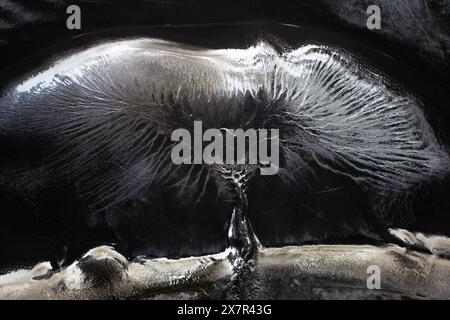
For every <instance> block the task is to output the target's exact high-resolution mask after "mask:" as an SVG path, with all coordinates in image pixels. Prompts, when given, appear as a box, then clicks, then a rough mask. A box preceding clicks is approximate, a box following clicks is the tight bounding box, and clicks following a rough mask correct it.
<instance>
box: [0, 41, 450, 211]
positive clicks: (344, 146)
mask: <svg viewBox="0 0 450 320" xmlns="http://www.w3.org/2000/svg"><path fill="white" fill-rule="evenodd" d="M387 83H388V80H387V79H385V78H384V77H382V76H381V75H378V74H376V73H375V72H373V71H370V70H369V69H368V68H365V67H364V66H363V65H361V63H360V61H358V60H357V59H355V58H354V57H352V56H351V55H350V54H348V53H346V52H344V51H341V50H340V49H335V48H332V47H327V46H325V45H305V46H302V47H300V48H298V49H296V50H293V51H290V52H286V53H284V54H278V53H277V52H276V51H275V50H274V49H273V48H272V47H271V46H270V45H268V44H266V43H264V42H261V43H259V44H257V45H255V46H253V47H250V48H248V49H224V50H206V49H198V48H197V49H196V48H183V47H182V46H181V45H177V44H175V43H170V42H165V41H161V40H155V39H136V40H127V41H118V42H109V43H105V44H99V45H96V46H94V47H92V48H90V49H87V50H84V51H82V52H79V53H74V54H71V55H70V56H69V57H66V58H63V59H61V60H59V61H57V62H56V63H55V64H54V65H53V66H50V67H49V68H47V69H46V70H44V71H42V72H39V73H37V74H35V75H33V76H31V77H30V78H28V79H27V80H25V81H23V82H22V83H20V84H17V86H16V87H15V88H13V89H12V90H11V91H10V93H9V94H8V95H6V96H5V97H3V99H2V100H0V105H1V108H0V115H1V117H0V127H1V128H2V130H3V132H4V133H8V132H12V133H13V134H15V135H21V134H23V135H26V134H27V132H28V133H30V132H31V133H32V134H34V135H36V134H38V135H42V136H44V137H47V138H49V139H51V140H52V141H53V143H54V144H55V145H56V146H57V147H56V148H55V150H54V152H53V155H52V156H51V157H50V158H49V159H47V161H46V162H45V163H43V164H42V166H43V167H42V168H44V169H42V170H43V171H45V170H48V169H52V170H58V172H62V173H64V174H68V175H72V176H77V177H80V178H79V180H80V181H79V184H78V186H79V188H80V191H81V193H82V194H83V195H84V197H85V199H87V200H89V202H92V203H96V207H98V209H104V208H105V207H106V206H112V205H114V204H115V203H118V202H121V201H123V200H125V199H127V198H130V197H131V196H132V195H133V194H141V193H142V194H145V190H147V189H146V188H148V187H149V185H151V184H152V183H153V182H155V181H161V180H162V179H166V177H170V176H173V175H174V173H176V172H178V171H177V170H185V169H180V168H174V166H173V165H172V164H171V163H170V157H169V154H170V149H171V146H172V145H171V143H170V141H169V137H170V134H169V133H170V131H171V130H173V129H176V128H179V127H183V126H187V127H189V126H190V125H191V124H192V123H193V121H194V120H198V119H200V120H202V121H203V123H204V125H205V126H206V127H217V128H220V127H223V126H224V125H230V124H232V125H235V126H236V127H246V128H249V127H256V128H259V127H258V126H268V125H275V126H278V127H279V128H278V129H280V135H281V150H282V152H283V156H284V159H285V163H284V168H282V169H284V170H285V172H287V173H288V174H290V175H295V174H294V173H295V172H298V171H301V169H302V167H303V166H305V163H307V162H309V161H315V162H316V163H318V164H320V165H321V166H322V167H324V168H327V169H329V170H331V171H334V172H339V173H340V174H343V175H347V176H349V177H351V178H352V179H354V180H355V181H356V182H358V183H360V184H361V185H362V186H364V187H366V188H375V189H377V190H378V191H380V192H382V191H383V190H398V189H407V188H410V187H412V186H414V185H416V184H419V183H421V182H422V181H426V180H427V179H429V178H430V177H432V176H439V175H441V174H443V173H447V172H448V171H449V169H450V166H449V157H448V155H447V153H446V152H445V151H444V150H443V148H442V147H441V146H440V145H439V144H438V142H437V141H436V138H435V136H434V134H433V132H432V129H431V127H430V125H429V124H428V123H427V121H426V119H425V117H424V114H423V112H422V110H421V107H420V102H418V101H417V100H416V99H415V98H413V97H412V96H411V95H409V94H407V93H405V92H399V91H396V90H394V89H391V88H390V87H389V86H388V85H387ZM251 108H252V109H251ZM209 170H210V169H209V168H204V167H202V168H201V169H198V168H193V167H192V168H191V169H189V170H187V171H185V172H184V175H178V177H183V178H180V179H182V180H181V181H178V182H176V183H179V184H182V185H183V184H184V185H186V186H188V187H189V186H194V185H196V184H195V183H196V181H197V180H199V179H200V180H202V181H207V180H208V179H210V171H209ZM192 176H194V177H192ZM136 181H141V182H142V183H139V184H136ZM44 183H45V181H44ZM202 185H203V189H204V188H205V186H206V182H204V183H203V184H202ZM136 186H137V187H136Z"/></svg>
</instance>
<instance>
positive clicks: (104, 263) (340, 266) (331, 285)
mask: <svg viewBox="0 0 450 320" xmlns="http://www.w3.org/2000/svg"><path fill="white" fill-rule="evenodd" d="M228 255H229V252H228V251H225V252H222V253H220V254H215V255H207V256H201V257H190V258H182V259H178V260H170V259H165V258H163V259H146V258H137V259H135V260H133V261H127V259H125V257H123V256H122V255H120V254H119V253H117V252H116V251H114V250H113V249H112V248H110V247H105V246H103V247H97V248H94V249H92V250H90V251H89V252H88V253H87V254H86V255H85V256H83V258H81V259H80V260H79V261H76V262H74V263H73V264H72V265H70V266H68V267H66V268H64V269H62V270H61V271H59V272H54V273H52V271H51V267H50V264H49V263H41V264H38V265H36V266H35V267H34V268H33V269H31V270H18V271H14V272H11V273H9V274H6V275H2V276H0V299H108V298H123V299H128V298H135V299H136V298H145V299H157V298H168V299H177V298H188V299H205V298H208V299H222V298H232V297H230V296H227V294H226V292H227V288H229V286H230V283H231V279H232V278H233V275H234V273H233V268H232V266H231V264H230V262H229V260H228ZM373 265H375V266H378V267H379V268H380V271H381V274H380V277H381V289H379V290H376V289H375V290H370V289H368V288H367V279H368V277H369V276H370V273H368V271H367V270H368V267H369V266H373ZM49 272H50V273H49ZM46 274H47V276H45V275H46ZM252 274H253V275H254V278H255V282H256V283H257V288H256V289H255V292H253V294H252V298H256V299H344V298H345V299H379V298H388V299H398V298H417V299H421V298H422V299H423V298H426V299H449V298H450V261H449V260H446V259H442V258H439V257H436V256H433V255H429V254H426V253H419V252H415V251H409V250H408V249H405V248H401V247H399V246H395V245H389V246H386V247H374V246H365V245H318V246H300V247H294V246H292V247H282V248H266V249H262V250H261V251H260V252H259V253H258V255H257V256H256V257H255V259H254V261H253V269H252Z"/></svg>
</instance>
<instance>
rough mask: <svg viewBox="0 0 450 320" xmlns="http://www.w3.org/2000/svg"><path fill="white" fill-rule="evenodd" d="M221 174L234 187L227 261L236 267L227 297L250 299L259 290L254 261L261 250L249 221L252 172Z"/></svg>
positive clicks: (235, 170)
mask: <svg viewBox="0 0 450 320" xmlns="http://www.w3.org/2000/svg"><path fill="white" fill-rule="evenodd" d="M219 171H220V174H221V175H222V177H223V178H224V179H225V180H226V181H227V182H228V183H229V185H230V186H231V188H232V191H233V193H234V196H235V202H234V206H233V212H232V215H231V220H230V226H229V229H228V250H229V255H228V259H229V261H230V263H231V266H232V268H233V277H232V279H231V284H230V287H229V288H228V290H227V293H226V294H227V296H228V297H227V298H232V299H251V298H253V297H255V295H256V294H257V291H258V281H256V280H257V277H256V273H255V270H254V262H255V260H256V259H257V254H258V252H259V251H260V250H261V249H262V246H261V243H260V242H259V240H258V237H257V236H256V235H255V233H254V232H253V228H252V226H251V224H250V221H249V220H248V218H247V206H248V202H247V195H246V193H245V191H246V187H247V182H248V179H249V178H250V177H251V175H252V173H253V170H251V169H249V168H248V167H245V166H242V167H237V166H233V167H231V168H224V167H221V168H220V170H219Z"/></svg>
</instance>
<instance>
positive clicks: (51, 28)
mask: <svg viewBox="0 0 450 320" xmlns="http://www.w3.org/2000/svg"><path fill="white" fill-rule="evenodd" d="M70 4H77V5H79V6H80V8H81V16H82V18H81V19H82V29H81V30H67V28H66V19H67V17H68V16H69V15H68V14H66V8H67V6H68V5H70ZM371 4H376V5H379V6H380V8H381V11H382V26H381V27H382V28H381V30H375V31H370V30H368V29H367V28H366V20H367V17H368V15H367V13H366V10H367V7H368V6H369V5H371ZM243 21H245V22H248V21H264V22H278V23H288V24H299V25H327V26H331V27H333V26H336V27H340V28H343V30H344V32H345V30H351V31H352V32H358V33H360V35H362V36H365V37H368V38H374V39H376V41H379V42H380V44H383V46H388V47H389V48H391V49H392V52H395V54H396V55H397V58H398V59H401V60H404V61H405V62H407V63H409V64H411V65H413V66H414V67H416V68H418V69H420V70H421V71H426V72H427V73H429V74H432V75H433V76H435V77H436V78H438V79H440V80H441V81H442V82H447V83H450V59H449V57H450V1H448V0H370V1H368V0H339V1H337V0H297V1H295V0H259V1H257V0H239V1H235V0H230V1H217V0H198V1H196V0H185V1H183V0H128V1H104V0H85V1H74V0H71V1H67V0H19V1H15V0H0V71H1V70H2V69H4V68H6V67H7V66H9V65H11V64H12V63H14V62H17V61H20V59H21V58H24V57H26V56H27V55H30V54H32V53H34V52H36V51H39V50H40V49H43V48H45V47H47V46H49V45H52V44H55V43H58V42H60V41H61V40H65V39H68V38H71V37H74V36H77V35H80V34H83V33H87V32H94V31H98V30H102V29H108V28H118V27H132V26H151V25H153V26H154V25H168V24H169V25H177V24H202V23H221V22H243Z"/></svg>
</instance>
